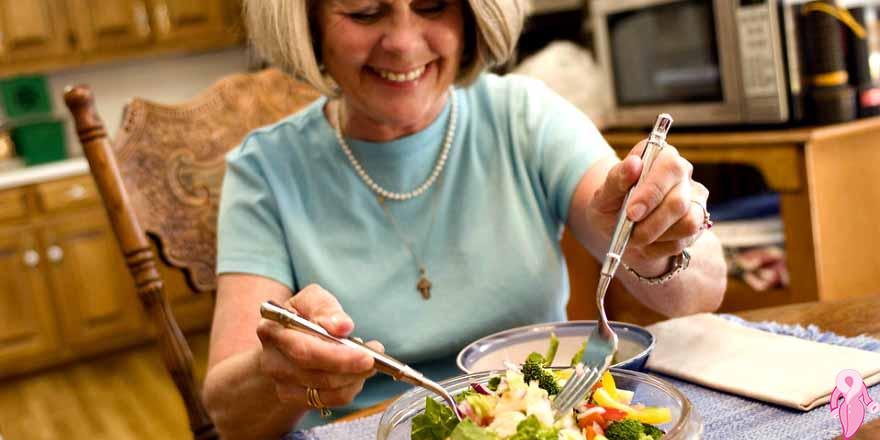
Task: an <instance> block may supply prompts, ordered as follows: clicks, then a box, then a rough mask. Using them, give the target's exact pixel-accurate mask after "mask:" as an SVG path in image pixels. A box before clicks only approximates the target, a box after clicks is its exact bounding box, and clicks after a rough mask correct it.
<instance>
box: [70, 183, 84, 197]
mask: <svg viewBox="0 0 880 440" xmlns="http://www.w3.org/2000/svg"><path fill="white" fill-rule="evenodd" d="M86 193H87V191H86V187H84V186H82V185H79V184H77V185H73V186H71V187H70V189H68V190H67V196H68V197H70V198H71V199H73V200H79V199H81V198H83V197H85V196H86Z"/></svg>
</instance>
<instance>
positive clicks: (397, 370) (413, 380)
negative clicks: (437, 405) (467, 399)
mask: <svg viewBox="0 0 880 440" xmlns="http://www.w3.org/2000/svg"><path fill="white" fill-rule="evenodd" d="M260 315H261V316H262V317H263V318H266V319H270V320H272V321H275V322H277V323H279V324H281V325H283V326H285V327H287V328H289V329H293V330H298V331H301V332H304V333H307V334H310V335H312V336H317V337H319V338H321V339H323V340H325V341H329V342H334V343H337V344H342V345H345V346H347V347H351V348H353V349H355V350H358V351H362V352H364V353H366V354H368V355H370V356H371V357H372V358H373V359H374V360H375V361H376V362H375V365H376V369H377V370H379V371H381V372H382V373H385V374H387V375H389V376H391V377H392V378H393V379H394V380H399V381H403V382H406V383H409V384H412V385H416V386H419V387H422V388H425V389H427V390H428V391H431V392H433V393H435V394H437V395H439V396H440V397H441V398H442V399H443V400H444V401H445V402H446V404H447V405H449V407H450V409H452V413H453V414H454V415H455V417H456V418H457V419H458V420H459V421H461V419H462V417H461V414H462V413H461V410H459V409H458V405H457V404H456V403H455V399H454V398H453V397H452V396H451V395H450V394H449V393H448V392H447V391H446V389H445V388H443V386H442V385H440V384H438V383H437V382H434V381H433V380H431V379H428V378H427V377H425V376H424V375H422V373H420V372H418V371H416V370H415V369H413V368H412V367H410V366H409V365H406V364H404V363H403V362H401V361H399V360H397V359H394V358H393V357H391V356H389V355H387V354H384V353H379V352H377V351H375V350H373V349H372V348H370V347H368V346H367V345H366V344H364V342H363V341H362V340H361V339H360V338H355V337H347V338H337V337H336V336H333V335H331V334H330V333H328V332H327V330H324V328H323V327H321V326H319V325H318V324H315V323H313V322H311V321H308V320H306V319H305V318H302V317H300V316H299V315H297V314H296V312H294V311H292V310H288V309H286V308H284V307H282V306H280V305H278V304H276V303H275V302H273V301H266V302H264V303H262V304H260Z"/></svg>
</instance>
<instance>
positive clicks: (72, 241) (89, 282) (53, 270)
mask: <svg viewBox="0 0 880 440" xmlns="http://www.w3.org/2000/svg"><path fill="white" fill-rule="evenodd" d="M42 235H43V237H42V238H43V241H44V247H43V249H44V250H45V252H44V255H45V267H46V271H47V273H48V276H49V280H50V281H51V284H52V287H53V294H54V296H53V300H54V303H55V304H56V305H57V306H58V309H59V313H58V318H59V321H60V324H61V329H62V334H63V335H64V338H65V341H66V342H67V347H68V348H72V349H75V350H82V351H89V350H90V349H91V348H92V347H95V346H101V345H108V344H109V345H115V344H116V343H118V342H119V341H125V340H131V339H136V337H137V336H138V334H139V333H142V332H143V330H144V326H145V323H144V318H143V316H142V313H141V310H140V304H139V303H138V299H137V295H136V294H135V290H134V284H133V283H132V279H131V276H130V275H129V274H128V271H127V270H126V268H125V263H124V262H123V261H122V258H120V255H119V249H118V247H117V244H116V239H115V237H114V236H113V231H112V230H111V229H110V228H108V227H107V221H106V218H105V216H104V213H103V212H101V211H98V210H88V211H85V212H78V213H74V214H68V215H64V216H62V217H60V218H58V219H57V220H52V221H51V223H49V224H48V225H47V226H46V227H45V228H44V230H43V232H42Z"/></svg>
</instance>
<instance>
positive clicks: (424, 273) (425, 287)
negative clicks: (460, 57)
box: [336, 88, 458, 300]
mask: <svg viewBox="0 0 880 440" xmlns="http://www.w3.org/2000/svg"><path fill="white" fill-rule="evenodd" d="M449 99H451V100H452V103H451V106H452V109H451V110H450V114H449V122H448V126H447V128H446V135H445V136H444V139H443V146H442V148H441V150H440V155H439V157H438V159H437V163H436V164H435V166H434V169H433V170H432V172H431V174H430V175H429V176H428V179H427V180H426V181H425V182H424V183H422V185H420V186H419V187H418V188H416V189H415V190H413V191H410V192H408V193H403V194H399V193H394V192H391V191H388V190H385V189H384V188H382V187H380V186H379V185H378V184H376V182H375V181H373V179H372V178H370V176H369V175H368V174H367V171H366V170H365V169H364V167H363V166H362V165H361V164H360V162H358V160H357V158H355V157H354V153H353V152H352V151H351V148H350V147H349V146H348V143H347V142H345V137H344V136H343V135H342V101H337V106H336V139H337V141H338V142H339V146H340V148H342V152H343V153H345V156H346V157H347V158H348V161H349V163H351V166H352V167H353V168H354V170H355V172H357V175H358V177H360V178H361V180H362V181H363V182H364V183H365V184H366V185H367V187H368V188H370V190H371V191H373V192H374V193H376V194H377V196H376V200H377V201H378V202H379V205H380V206H381V207H382V212H383V213H384V214H385V217H386V218H387V219H388V221H389V222H390V223H391V226H392V227H393V228H394V232H395V234H397V237H398V238H400V241H402V242H403V244H404V246H406V250H407V251H409V253H410V255H412V257H413V260H414V261H415V263H416V265H417V266H418V268H419V281H418V282H417V283H416V290H418V291H419V292H420V293H421V294H422V298H424V299H425V300H428V299H431V287H433V284H432V283H431V280H430V279H429V278H428V268H427V266H426V265H425V263H424V260H423V259H422V258H419V256H418V254H417V253H416V252H415V250H414V249H413V246H412V244H411V243H410V241H409V240H407V239H406V237H405V236H404V235H403V233H402V232H401V230H400V227H399V226H398V225H397V221H396V220H395V219H394V216H393V215H392V214H391V210H390V209H389V207H388V204H387V203H386V200H387V199H391V200H396V201H404V200H409V199H411V198H414V197H418V196H420V195H422V194H423V193H425V191H427V190H428V189H429V188H430V187H431V186H433V184H434V183H436V181H437V180H439V177H440V175H441V172H442V171H443V168H444V165H446V159H447V157H448V155H449V150H450V148H451V147H452V141H453V139H454V138H455V125H456V118H457V114H458V112H457V105H456V102H455V93H453V91H452V89H451V88H450V93H449ZM435 192H436V191H435ZM436 216H437V195H436V194H433V195H432V196H431V223H430V224H429V225H428V236H427V240H430V238H431V230H432V229H433V228H434V220H435V219H436ZM426 247H427V246H426Z"/></svg>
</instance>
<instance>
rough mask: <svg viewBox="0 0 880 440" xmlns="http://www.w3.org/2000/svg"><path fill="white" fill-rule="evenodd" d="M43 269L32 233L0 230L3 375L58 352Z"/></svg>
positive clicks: (0, 359)
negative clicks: (31, 361)
mask: <svg viewBox="0 0 880 440" xmlns="http://www.w3.org/2000/svg"><path fill="white" fill-rule="evenodd" d="M44 266H45V261H43V258H42V256H41V255H40V252H39V247H38V240H37V237H36V234H35V232H34V230H33V229H31V228H28V227H17V228H13V227H5V228H2V229H0V371H4V372H5V371H8V370H10V369H11V368H13V367H14V368H16V369H17V370H21V368H19V367H22V365H21V364H23V363H25V364H26V363H29V361H30V360H35V359H36V358H40V357H45V356H46V355H49V354H51V353H52V352H53V351H55V350H56V349H57V348H58V345H59V344H58V336H57V335H58V332H57V329H56V326H55V317H54V314H53V309H52V304H51V299H50V294H49V286H48V283H47V281H46V275H45V271H44ZM4 365H5V366H4ZM7 366H8V367H7Z"/></svg>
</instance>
